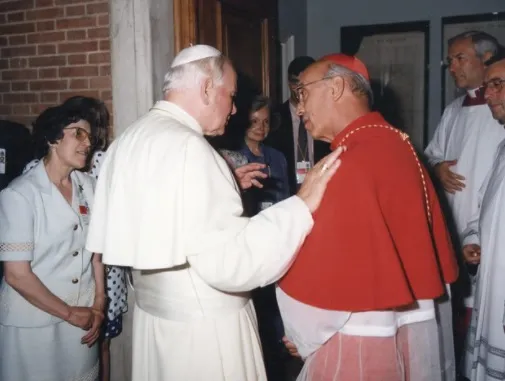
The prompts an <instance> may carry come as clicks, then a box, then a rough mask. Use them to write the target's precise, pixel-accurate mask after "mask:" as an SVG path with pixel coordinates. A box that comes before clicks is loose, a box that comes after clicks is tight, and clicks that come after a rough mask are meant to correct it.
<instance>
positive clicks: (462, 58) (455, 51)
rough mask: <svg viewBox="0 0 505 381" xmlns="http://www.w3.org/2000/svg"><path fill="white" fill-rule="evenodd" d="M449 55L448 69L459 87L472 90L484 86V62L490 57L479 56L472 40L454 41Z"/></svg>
mask: <svg viewBox="0 0 505 381" xmlns="http://www.w3.org/2000/svg"><path fill="white" fill-rule="evenodd" d="M448 53H449V54H448V55H447V64H448V69H449V72H450V73H451V76H452V78H453V79H454V82H455V84H456V86H457V87H459V88H460V89H467V90H470V89H475V88H477V87H479V86H481V85H482V80H483V77H484V69H485V67H484V61H485V60H486V59H487V58H489V57H487V58H483V57H478V56H477V52H476V51H475V48H474V45H473V42H472V39H471V38H466V39H463V40H458V41H454V43H453V44H452V45H451V46H449V52H448Z"/></svg>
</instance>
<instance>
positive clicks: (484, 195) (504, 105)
mask: <svg viewBox="0 0 505 381" xmlns="http://www.w3.org/2000/svg"><path fill="white" fill-rule="evenodd" d="M485 89H486V90H485V97H486V100H487V103H488V105H489V107H490V109H491V112H492V115H493V117H494V118H495V119H496V120H497V121H498V122H500V124H501V129H503V127H504V126H503V125H505V53H501V54H500V55H497V56H495V57H493V59H492V60H491V61H490V65H489V67H488V69H487V71H486V77H485ZM480 193H481V197H480V201H481V208H480V213H479V212H478V213H476V214H475V215H474V217H475V218H473V219H472V221H471V222H470V224H469V225H468V228H467V230H466V231H465V233H464V236H465V238H464V241H463V243H464V245H465V246H464V248H463V251H464V253H465V258H466V259H467V261H469V262H472V263H475V264H476V263H479V262H480V266H479V270H478V273H477V288H476V293H475V305H474V311H473V313H472V319H471V326H470V329H469V331H468V336H467V343H466V348H465V349H466V352H465V367H464V372H465V373H464V375H465V377H467V378H468V379H469V380H470V381H492V380H504V379H505V282H504V279H505V278H504V274H505V255H504V252H505V209H504V205H505V204H504V200H505V142H502V144H500V146H499V147H498V152H497V154H496V157H495V161H494V165H493V167H492V169H491V172H490V173H489V175H488V176H487V178H486V180H485V183H484V185H483V187H482V189H481V192H480ZM481 253H482V254H481Z"/></svg>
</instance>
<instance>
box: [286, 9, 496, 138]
mask: <svg viewBox="0 0 505 381" xmlns="http://www.w3.org/2000/svg"><path fill="white" fill-rule="evenodd" d="M503 11H505V0H424V1H420V0H352V1H346V2H344V1H338V0H307V53H308V54H309V55H311V56H313V57H320V56H322V55H324V54H327V53H329V52H338V51H339V50H340V28H341V27H342V26H357V25H373V24H388V23H398V22H408V21H429V22H430V49H429V54H430V79H429V88H428V91H429V104H428V107H429V116H428V134H429V136H431V134H432V133H433V131H434V130H435V128H436V125H437V123H438V120H439V118H440V115H441V111H442V110H441V99H442V88H441V86H442V78H441V77H442V76H441V70H440V62H441V61H442V59H443V57H442V21H441V19H442V17H452V16H465V15H472V14H482V13H490V12H503ZM287 16H289V15H287ZM282 17H283V15H282V14H280V18H281V19H282ZM503 43H505V41H503Z"/></svg>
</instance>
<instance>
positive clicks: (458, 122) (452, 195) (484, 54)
mask: <svg viewBox="0 0 505 381" xmlns="http://www.w3.org/2000/svg"><path fill="white" fill-rule="evenodd" d="M448 45H449V51H448V57H447V61H448V62H447V64H448V69H449V72H450V74H451V76H452V77H453V79H454V81H455V83H456V86H457V87H459V88H461V89H465V90H466V92H467V93H466V95H464V96H462V97H460V98H457V99H456V100H454V101H453V102H452V103H451V104H449V105H448V106H447V107H446V109H445V110H444V113H443V115H442V119H441V120H440V124H439V125H438V128H437V130H436V131H435V134H434V136H433V139H432V140H431V142H430V144H429V145H428V147H427V148H426V151H425V154H426V156H427V158H428V161H429V163H430V164H431V165H432V166H433V168H434V171H435V175H436V176H437V177H438V179H439V180H440V182H441V184H442V186H443V187H444V189H445V193H446V196H447V201H448V203H449V206H450V209H451V212H452V216H447V217H452V218H448V220H451V219H452V221H453V222H454V226H453V228H455V231H454V232H453V235H454V236H453V240H454V241H455V244H456V247H458V246H459V242H460V239H461V234H462V233H463V231H464V229H465V228H466V226H467V224H468V222H469V220H470V217H471V216H472V214H473V212H474V211H475V210H476V209H478V202H477V195H478V191H479V189H480V187H481V186H482V184H483V181H484V178H485V177H486V175H487V173H488V172H489V170H490V169H491V166H492V163H493V159H494V156H495V153H496V148H497V146H498V144H499V143H500V142H501V141H502V140H503V138H505V131H504V130H503V128H500V126H499V124H498V123H497V122H496V121H495V120H494V119H493V116H492V115H491V112H490V111H489V107H488V106H487V105H486V101H485V99H484V91H483V88H482V83H483V80H484V72H485V65H484V62H485V61H486V60H488V59H489V58H490V57H491V56H492V55H494V54H495V53H496V52H497V49H498V43H497V41H496V39H495V38H494V37H492V36H490V35H489V34H486V33H483V32H477V31H471V32H465V33H463V34H460V35H457V36H455V37H453V38H451V39H450V40H449V42H448ZM470 272H473V271H472V269H470ZM474 282H475V280H474V279H472V283H473V285H472V289H473V290H474ZM472 295H473V291H471V294H470V295H468V294H467V295H465V296H466V298H465V301H464V304H465V306H466V307H467V311H466V312H465V313H464V316H463V317H462V318H461V319H459V320H460V324H459V329H458V331H460V332H458V336H457V339H460V340H461V338H463V337H464V336H465V335H466V329H467V323H468V319H469V316H470V313H471V308H472V306H473V296H472ZM456 313H458V312H456ZM459 346H460V345H459V343H458V344H457V345H456V347H459Z"/></svg>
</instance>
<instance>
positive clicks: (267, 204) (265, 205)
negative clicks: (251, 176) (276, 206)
mask: <svg viewBox="0 0 505 381" xmlns="http://www.w3.org/2000/svg"><path fill="white" fill-rule="evenodd" d="M272 205H273V202H269V201H263V202H262V203H260V210H265V209H267V208H270V207H271V206H272Z"/></svg>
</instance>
